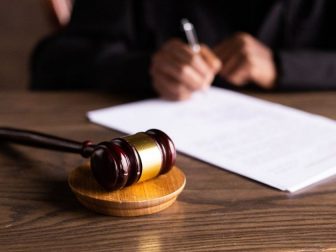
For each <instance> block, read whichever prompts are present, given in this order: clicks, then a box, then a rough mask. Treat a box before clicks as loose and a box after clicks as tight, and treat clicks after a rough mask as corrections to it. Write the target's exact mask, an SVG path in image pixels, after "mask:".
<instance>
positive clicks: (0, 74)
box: [0, 0, 71, 92]
mask: <svg viewBox="0 0 336 252" xmlns="http://www.w3.org/2000/svg"><path fill="white" fill-rule="evenodd" d="M70 9H71V2H70V0H1V1H0V92H4V91H6V90H13V89H16V90H17V89H21V90H23V89H28V85H29V60H30V55H31V53H32V50H33V48H34V47H35V45H36V44H37V42H38V41H39V40H41V39H42V38H43V37H45V36H46V35H48V34H51V33H53V32H56V31H57V30H58V29H60V28H61V26H62V24H64V23H66V22H67V20H68V18H69V12H70Z"/></svg>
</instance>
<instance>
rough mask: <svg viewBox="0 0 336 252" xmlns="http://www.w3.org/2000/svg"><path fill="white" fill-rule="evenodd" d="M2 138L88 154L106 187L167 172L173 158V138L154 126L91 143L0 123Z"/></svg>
mask: <svg viewBox="0 0 336 252" xmlns="http://www.w3.org/2000/svg"><path fill="white" fill-rule="evenodd" d="M4 141H6V142H12V143H17V144H22V145H27V146H32V147H38V148H44V149H49V150H57V151H63V152H70V153H78V154H80V155H81V156H82V157H84V158H90V166H91V171H92V174H93V176H94V177H95V179H96V181H97V182H98V184H100V185H101V186H102V187H104V188H105V189H106V190H109V191H111V190H118V189H121V188H123V187H126V186H130V185H132V184H134V183H137V182H141V181H145V180H148V179H151V178H154V177H156V176H158V175H161V174H164V173H167V172H168V171H169V170H170V169H171V168H172V167H173V165H174V164H175V160H176V149H175V146H174V143H173V141H172V140H171V139H170V138H169V136H168V135H167V134H165V133H164V132H162V131H161V130H158V129H150V130H147V131H146V132H139V133H136V134H134V135H127V136H123V137H118V138H114V139H112V140H110V141H106V142H101V143H99V144H93V143H92V142H91V141H84V142H82V143H81V142H77V141H73V140H69V139H65V138H60V137H56V136H52V135H47V134H43V133H39V132H35V131H29V130H22V129H14V128H1V127H0V143H1V142H4Z"/></svg>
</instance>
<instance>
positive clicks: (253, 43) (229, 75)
mask: <svg viewBox="0 0 336 252" xmlns="http://www.w3.org/2000/svg"><path fill="white" fill-rule="evenodd" d="M214 52H215V53H216V55H217V57H219V58H220V59H221V61H222V66H221V69H220V71H219V74H220V76H221V77H222V78H224V79H226V80H227V81H229V82H231V83H232V84H234V85H236V86H242V85H245V84H247V83H248V82H254V83H255V84H257V85H258V86H260V87H262V88H266V89H269V88H272V87H274V83H275V79H276V70H275V64H274V61H273V57H272V52H271V50H270V49H269V48H267V47H266V46H265V45H263V44H262V43H261V42H260V41H258V40H256V39H255V38H253V37H252V36H251V35H249V34H246V33H238V34H236V35H234V36H233V37H232V38H230V39H228V40H226V41H224V42H222V43H221V44H220V45H218V46H216V47H215V48H214Z"/></svg>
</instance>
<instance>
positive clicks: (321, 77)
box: [275, 50, 336, 90]
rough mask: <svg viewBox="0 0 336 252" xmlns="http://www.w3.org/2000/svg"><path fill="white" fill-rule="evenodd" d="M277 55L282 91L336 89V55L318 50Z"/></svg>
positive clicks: (278, 81) (282, 52)
mask: <svg viewBox="0 0 336 252" xmlns="http://www.w3.org/2000/svg"><path fill="white" fill-rule="evenodd" d="M275 55H276V57H275V58H276V64H277V69H278V73H279V74H278V80H277V85H278V88H280V89H306V90H307V89H330V88H336V53H335V52H328V51H318V50H309V51H305V50H295V51H279V52H278V53H276V54H275Z"/></svg>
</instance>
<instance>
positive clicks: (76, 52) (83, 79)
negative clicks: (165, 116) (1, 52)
mask: <svg viewBox="0 0 336 252" xmlns="http://www.w3.org/2000/svg"><path fill="white" fill-rule="evenodd" d="M135 11H136V12H137V13H138V12H141V6H140V4H138V3H136V1H131V0H128V1H127V0H120V1H109V0H100V1H89V0H80V1H76V2H75V6H74V10H73V13H72V18H71V21H70V24H69V25H68V26H67V27H66V28H65V29H64V31H62V32H61V33H59V34H57V35H55V36H53V37H50V38H47V39H46V40H44V41H43V42H41V43H40V44H39V46H38V47H37V49H36V50H35V52H34V55H33V59H32V69H31V70H32V79H31V84H32V88H35V89H46V88H53V89H59V88H82V87H84V88H92V87H95V88H102V89H110V90H114V91H134V92H137V91H142V92H143V91H147V90H150V89H151V86H150V79H149V74H148V68H149V62H150V60H149V59H150V55H151V48H148V47H147V46H146V45H148V44H150V42H149V41H148V40H149V38H148V37H145V36H144V35H143V36H138V35H139V34H138V33H139V32H142V29H145V28H144V25H141V24H142V23H139V22H137V21H138V20H136V18H140V17H139V15H134V12H135ZM141 18H142V17H141ZM135 26H137V27H135ZM142 34H148V32H147V33H146V32H143V33H142Z"/></svg>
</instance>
